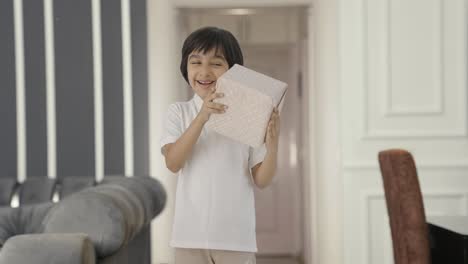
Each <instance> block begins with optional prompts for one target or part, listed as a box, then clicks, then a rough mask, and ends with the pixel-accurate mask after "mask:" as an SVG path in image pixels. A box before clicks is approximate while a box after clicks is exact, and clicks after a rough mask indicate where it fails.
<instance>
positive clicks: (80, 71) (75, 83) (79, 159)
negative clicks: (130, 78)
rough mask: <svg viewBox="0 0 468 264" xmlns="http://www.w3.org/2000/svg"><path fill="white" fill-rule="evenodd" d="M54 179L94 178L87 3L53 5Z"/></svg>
mask: <svg viewBox="0 0 468 264" xmlns="http://www.w3.org/2000/svg"><path fill="white" fill-rule="evenodd" d="M54 14H55V19H54V28H55V62H56V65H55V67H56V103H57V104H56V108H57V109H56V110H57V175H58V177H62V176H68V175H83V176H85V175H94V156H95V155H94V101H93V100H94V99H93V95H94V90H93V50H92V26H91V2H90V1H74V0H60V1H55V2H54Z"/></svg>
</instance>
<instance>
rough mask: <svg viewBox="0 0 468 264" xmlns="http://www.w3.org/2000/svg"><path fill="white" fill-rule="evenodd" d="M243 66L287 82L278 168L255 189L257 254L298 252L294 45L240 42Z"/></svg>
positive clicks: (298, 114) (298, 115)
mask: <svg viewBox="0 0 468 264" xmlns="http://www.w3.org/2000/svg"><path fill="white" fill-rule="evenodd" d="M242 50H243V52H244V60H245V61H244V64H245V66H246V67H248V68H251V69H253V70H256V71H258V72H261V73H264V74H266V75H269V76H271V77H273V78H276V79H279V80H282V81H284V82H286V83H288V85H289V86H288V91H287V94H286V97H285V102H284V107H283V109H282V112H281V115H280V117H281V128H280V129H281V133H280V144H279V155H278V168H277V173H276V175H275V178H274V180H273V182H272V184H271V185H270V186H268V187H267V188H265V189H263V190H260V189H257V190H256V191H255V206H256V216H257V243H258V250H259V251H258V254H259V255H293V256H296V255H299V253H300V249H301V241H302V238H301V233H302V232H301V221H300V219H301V212H300V208H301V207H302V206H301V193H302V192H301V184H300V182H301V171H300V167H299V151H298V148H300V146H301V136H300V134H299V133H300V131H301V126H300V120H301V111H300V109H301V101H300V97H299V87H298V84H299V83H298V81H297V80H298V74H299V67H298V65H299V62H298V56H297V55H298V54H297V48H296V47H295V46H293V45H250V46H249V45H243V47H242Z"/></svg>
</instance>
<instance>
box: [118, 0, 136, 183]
mask: <svg viewBox="0 0 468 264" xmlns="http://www.w3.org/2000/svg"><path fill="white" fill-rule="evenodd" d="M121 8H122V59H123V89H124V142H125V143H124V146H125V147H124V149H125V176H133V174H134V168H133V157H134V155H133V94H132V46H131V39H132V36H131V32H130V29H131V14H130V12H131V10H130V0H122V7H121Z"/></svg>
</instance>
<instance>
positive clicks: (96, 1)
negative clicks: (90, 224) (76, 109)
mask: <svg viewBox="0 0 468 264" xmlns="http://www.w3.org/2000/svg"><path fill="white" fill-rule="evenodd" d="M92 20H93V23H92V24H93V58H94V60H93V69H94V138H95V140H94V142H95V143H94V152H95V154H94V155H95V174H96V175H95V176H96V180H97V181H98V182H99V181H101V180H102V178H103V177H104V131H103V122H104V118H103V106H102V105H103V99H102V41H101V0H92Z"/></svg>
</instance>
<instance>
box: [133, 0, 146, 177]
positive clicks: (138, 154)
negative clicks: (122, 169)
mask: <svg viewBox="0 0 468 264" xmlns="http://www.w3.org/2000/svg"><path fill="white" fill-rule="evenodd" d="M131 18H132V59H133V61H132V66H133V67H132V71H133V129H134V130H133V135H134V137H133V138H134V158H133V160H134V170H135V171H134V174H135V175H149V117H148V70H147V64H148V62H147V57H148V56H147V37H146V35H147V30H146V27H147V26H146V24H147V20H146V0H132V10H131Z"/></svg>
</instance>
